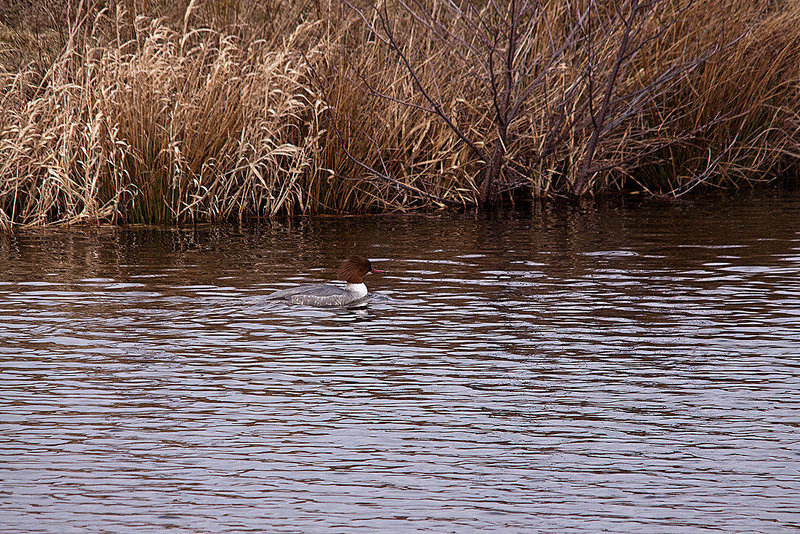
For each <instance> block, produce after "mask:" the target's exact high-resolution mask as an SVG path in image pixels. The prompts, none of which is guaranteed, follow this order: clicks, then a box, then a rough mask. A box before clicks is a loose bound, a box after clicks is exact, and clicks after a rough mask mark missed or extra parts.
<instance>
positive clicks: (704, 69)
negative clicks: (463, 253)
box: [0, 0, 800, 227]
mask: <svg viewBox="0 0 800 534" xmlns="http://www.w3.org/2000/svg"><path fill="white" fill-rule="evenodd" d="M797 42H800V5H798V3H797V2H792V1H790V0H772V1H768V2H746V1H744V0H722V1H718V0H695V1H691V0H685V1H677V0H653V1H649V2H647V1H643V0H615V1H612V2H603V3H598V2H595V1H594V0H570V1H568V2H549V1H543V0H542V1H538V0H529V1H527V2H526V1H524V0H506V1H503V2H497V1H492V0H490V1H488V2H474V1H473V2H467V1H453V2H433V1H432V0H389V1H387V2H378V3H375V2H370V1H367V0H364V1H357V0H350V1H346V0H327V1H322V0H316V1H313V0H310V1H308V2H306V3H303V2H278V1H274V2H265V3H258V2H248V1H245V0H227V1H225V0H206V1H196V0H193V1H191V2H184V3H183V4H182V5H180V6H178V7H175V4H173V3H171V2H159V1H158V0H117V1H115V2H92V1H89V0H85V1H83V2H81V1H77V0H76V1H74V2H72V3H67V4H63V3H61V2H52V1H50V0H27V1H25V0H17V1H16V2H14V1H11V2H9V1H7V2H6V3H5V4H3V3H0V226H4V227H11V226H14V225H39V224H48V223H57V222H62V223H73V222H81V221H85V222H95V221H108V222H192V221H200V220H203V221H206V220H211V221H218V220H228V219H243V218H249V217H261V216H264V217H266V216H271V215H274V214H298V213H320V212H333V213H341V212H365V211H387V210H407V209H415V208H425V207H434V206H439V207H447V206H478V205H481V204H484V205H493V204H495V203H497V202H498V201H500V200H503V199H506V200H514V199H517V198H523V197H531V196H534V197H548V196H569V197H579V196H585V195H591V194H594V193H597V192H602V191H613V190H634V191H646V192H648V193H650V194H653V195H664V196H677V195H682V194H685V193H686V192H688V191H691V190H693V189H695V188H696V187H698V186H699V187H701V188H709V187H740V186H742V185H748V184H752V183H754V182H761V181H767V180H773V179H776V178H780V179H790V178H795V177H796V176H797V172H798V166H797V161H798V155H799V154H800V120H799V118H798V115H797V111H796V110H798V109H800V105H799V104H800V91H799V89H800V52H798V50H797V47H796V43H797Z"/></svg>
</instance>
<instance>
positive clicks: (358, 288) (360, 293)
mask: <svg viewBox="0 0 800 534" xmlns="http://www.w3.org/2000/svg"><path fill="white" fill-rule="evenodd" d="M344 290H345V291H347V292H348V293H352V294H353V296H354V297H355V298H357V299H363V298H364V297H366V296H367V286H366V285H365V284H364V283H361V284H351V283H349V282H348V283H347V284H346V285H345V286H344Z"/></svg>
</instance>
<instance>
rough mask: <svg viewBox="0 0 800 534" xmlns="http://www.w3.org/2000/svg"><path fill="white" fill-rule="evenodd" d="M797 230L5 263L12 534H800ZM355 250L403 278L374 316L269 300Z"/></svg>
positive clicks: (797, 209)
mask: <svg viewBox="0 0 800 534" xmlns="http://www.w3.org/2000/svg"><path fill="white" fill-rule="evenodd" d="M798 220H800V197H797V196H794V197H791V198H789V199H786V198H784V199H783V200H781V199H772V198H760V199H756V200H739V201H722V200H715V201H702V202H697V203H695V204H684V205H681V206H669V207H666V206H659V205H655V206H646V207H639V208H637V209H624V208H620V207H617V206H608V207H600V208H597V209H591V210H578V209H574V208H566V207H548V208H542V209H535V210H533V212H530V213H516V214H508V215H503V216H498V217H488V218H487V217H474V216H467V215H464V216H392V217H374V218H346V219H335V218H331V219H320V220H297V221H292V222H283V223H273V224H268V225H266V226H262V227H255V228H248V229H242V230H233V229H212V228H199V229H189V230H185V229H181V230H152V229H124V230H120V229H92V230H72V231H69V230H47V231H26V232H22V233H19V234H17V235H15V236H13V237H10V238H8V237H6V238H2V237H0V265H2V267H3V269H2V272H1V273H0V362H2V367H1V368H0V391H2V395H1V396H0V408H1V409H0V414H1V415H0V477H1V478H0V482H2V484H0V504H1V505H2V509H3V512H4V518H3V523H4V528H5V529H7V530H8V531H14V532H41V531H59V532H61V531H83V530H86V529H89V530H102V531H114V532H119V531H134V530H144V531H154V530H159V529H162V528H173V529H176V530H180V529H184V530H186V531H192V532H196V531H243V530H265V529H266V530H270V531H319V530H326V529H333V530H356V529H359V528H363V529H369V530H375V529H383V530H392V529H399V530H404V531H409V530H440V531H469V530H493V529H494V530H497V529H500V530H510V531H515V530H516V531H519V530H522V529H540V530H548V531H561V532H563V531H568V530H573V529H574V530H576V531H587V530H590V531H597V530H601V529H609V530H626V531H627V530H636V529H638V530H644V531H648V530H650V531H659V530H664V529H665V528H667V527H671V528H674V527H678V528H679V529H682V530H695V529H697V528H699V527H710V528H716V529H719V530H724V531H728V532H730V531H754V530H755V531H761V532H767V531H785V530H788V529H791V528H797V527H798V526H800V514H798V512H797V510H798V503H800V469H798V466H800V461H799V460H800V458H798V456H799V455H800V438H798V436H800V429H799V428H798V426H800V379H798V371H799V369H798V368H799V367H800V277H799V276H798V275H800V226H798V224H797V223H798ZM351 252H360V253H362V254H364V255H367V256H369V257H370V258H372V260H373V262H374V264H375V266H376V267H379V268H382V269H387V270H388V272H387V273H385V274H383V275H376V276H372V277H370V278H368V280H367V282H368V284H369V285H370V289H371V290H372V291H373V294H372V297H371V299H370V301H369V303H368V305H367V306H365V307H361V308H356V309H342V310H329V309H327V310H326V309H322V310H320V309H312V308H302V307H290V306H286V305H284V304H281V303H275V302H268V301H265V300H264V296H266V295H267V294H269V293H270V292H271V291H272V290H274V289H277V288H279V287H285V286H286V285H288V284H295V283H304V282H316V281H323V280H326V279H327V277H328V276H329V275H330V274H331V273H332V272H333V271H334V270H335V267H336V266H337V265H338V263H339V261H340V259H341V258H343V257H345V256H347V255H348V254H349V253H351ZM0 529H2V528H1V527H0Z"/></svg>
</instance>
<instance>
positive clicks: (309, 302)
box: [267, 284, 366, 306]
mask: <svg viewBox="0 0 800 534" xmlns="http://www.w3.org/2000/svg"><path fill="white" fill-rule="evenodd" d="M364 296H366V295H364ZM267 298H268V299H270V300H285V301H287V302H291V303H292V304H301V305H306V306H346V305H348V304H352V303H353V302H356V301H358V300H360V299H361V298H363V297H361V296H359V295H356V294H354V293H353V292H352V291H346V290H344V289H342V288H340V287H336V286H333V285H330V284H311V285H305V286H299V287H292V288H289V289H283V290H281V291H276V292H275V293H272V294H271V295H269V296H268V297H267Z"/></svg>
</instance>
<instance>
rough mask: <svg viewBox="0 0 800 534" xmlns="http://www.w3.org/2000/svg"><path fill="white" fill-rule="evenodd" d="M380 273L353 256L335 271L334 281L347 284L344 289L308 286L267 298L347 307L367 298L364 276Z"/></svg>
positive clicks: (313, 304) (366, 260) (329, 285)
mask: <svg viewBox="0 0 800 534" xmlns="http://www.w3.org/2000/svg"><path fill="white" fill-rule="evenodd" d="M382 272H383V271H382V270H380V269H373V268H372V263H371V262H370V261H369V260H368V259H366V258H362V257H361V256H356V255H353V256H350V257H349V258H347V260H346V261H345V262H344V263H343V264H342V266H341V267H339V270H338V271H336V279H337V280H344V281H345V282H347V283H346V284H345V286H344V289H342V288H340V287H337V286H334V285H331V284H310V285H304V286H299V287H293V288H290V289H283V290H281V291H276V292H275V293H272V294H271V295H269V296H268V297H267V298H268V299H270V300H285V301H288V302H291V303H292V304H303V305H306V306H326V307H327V306H348V305H350V304H354V303H356V302H359V301H361V300H364V299H365V298H366V297H367V286H366V285H365V284H364V276H365V275H368V274H371V273H382Z"/></svg>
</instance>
